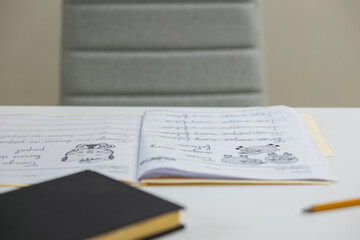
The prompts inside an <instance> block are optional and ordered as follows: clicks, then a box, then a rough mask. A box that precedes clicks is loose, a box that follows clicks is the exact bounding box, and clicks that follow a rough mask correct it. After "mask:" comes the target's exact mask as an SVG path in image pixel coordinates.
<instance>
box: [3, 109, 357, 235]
mask: <svg viewBox="0 0 360 240" xmlns="http://www.w3.org/2000/svg"><path fill="white" fill-rule="evenodd" d="M143 110H144V108H141V107H140V108H129V107H126V108H125V107H0V114H19V113H26V114H31V113H36V114H56V113H70V114H73V113H77V114H78V113H80V114H81V113H84V114H121V113H124V112H126V113H141V112H142V111H143ZM297 110H298V111H299V112H301V113H310V114H312V115H313V117H314V119H315V121H316V122H317V124H318V126H319V128H320V131H321V132H322V134H323V136H324V138H325V139H326V140H327V142H328V144H329V145H330V147H331V148H332V150H333V151H334V153H335V156H334V157H331V158H329V159H328V161H329V163H330V166H331V167H332V169H333V170H334V172H335V173H336V175H337V176H338V178H339V182H338V183H336V184H331V185H314V186H305V185H300V186H291V185H289V186H168V187H164V186H162V187H143V188H142V189H144V190H145V191H148V192H151V193H154V194H156V195H158V196H161V197H164V198H166V199H169V200H171V201H174V202H176V203H179V204H181V205H183V206H184V207H186V210H185V211H183V212H182V214H181V222H182V223H184V224H185V226H186V227H185V229H184V230H182V231H178V232H176V233H173V234H170V235H168V236H165V237H163V238H161V239H169V240H180V239H186V240H190V239H196V240H199V239H222V240H223V239H244V240H245V239H246V240H251V239H261V240H263V239H276V240H282V239H287V240H288V239H292V240H296V239H301V240H303V239H306V240H311V239H316V240H320V239H326V240H331V239H336V240H338V239H344V240H345V239H346V240H348V239H360V227H359V222H360V206H355V207H349V208H343V209H338V210H331V211H325V212H319V213H313V214H304V213H302V209H303V208H306V207H309V206H310V205H313V204H315V203H323V202H328V201H334V200H342V199H347V198H355V197H360V144H359V143H360V141H359V139H360V108H298V109H297ZM7 190H9V188H2V189H1V188H0V192H4V191H7Z"/></svg>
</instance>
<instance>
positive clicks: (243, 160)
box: [221, 155, 266, 166]
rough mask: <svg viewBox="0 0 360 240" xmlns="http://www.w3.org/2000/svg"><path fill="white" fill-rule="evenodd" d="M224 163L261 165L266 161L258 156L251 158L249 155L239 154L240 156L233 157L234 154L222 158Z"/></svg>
mask: <svg viewBox="0 0 360 240" xmlns="http://www.w3.org/2000/svg"><path fill="white" fill-rule="evenodd" d="M221 161H222V162H224V163H231V164H239V165H252V166H254V165H260V164H263V163H266V162H263V161H261V160H260V159H256V158H249V156H247V155H239V156H238V157H233V156H232V155H224V157H223V158H222V159H221Z"/></svg>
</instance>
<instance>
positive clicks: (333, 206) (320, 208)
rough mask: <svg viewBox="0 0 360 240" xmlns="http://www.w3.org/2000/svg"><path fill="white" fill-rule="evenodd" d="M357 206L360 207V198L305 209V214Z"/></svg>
mask: <svg viewBox="0 0 360 240" xmlns="http://www.w3.org/2000/svg"><path fill="white" fill-rule="evenodd" d="M355 205H360V198H354V199H349V200H343V201H338V202H329V203H322V204H317V205H314V206H312V207H310V208H306V209H304V212H318V211H325V210H331V209H336V208H343V207H350V206H355Z"/></svg>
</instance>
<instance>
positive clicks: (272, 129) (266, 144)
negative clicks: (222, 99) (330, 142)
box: [0, 106, 336, 186]
mask: <svg viewBox="0 0 360 240" xmlns="http://www.w3.org/2000/svg"><path fill="white" fill-rule="evenodd" d="M84 169H90V170H93V171H97V172H99V173H102V174H104V175H107V176H110V177H112V178H115V179H117V180H121V181H126V182H132V183H147V184H151V183H152V184H159V183H160V184H182V183H188V184H190V183H228V184H237V183H265V184H266V183H327V182H332V181H336V177H335V175H334V174H333V172H332V171H331V169H330V168H329V166H328V164H327V161H326V159H325V158H324V156H323V154H322V153H321V152H320V151H319V148H318V146H317V145H316V143H315V142H314V140H313V138H312V137H311V136H310V133H309V131H308V129H307V127H306V125H305V123H304V121H303V119H302V117H301V115H300V114H298V113H297V112H296V111H295V110H294V109H292V108H289V107H285V106H274V107H261V108H260V107H257V108H239V109H232V110H222V109H219V110H211V111H210V110H207V109H206V108H194V109H190V110H186V111H182V110H176V108H175V109H174V110H172V109H166V110H164V109H159V110H149V111H145V112H144V114H143V116H129V115H128V116H125V115H111V116H109V115H106V116H105V115H103V116H99V115H94V116H84V115H76V116H75V115H57V116H50V115H0V184H1V185H3V186H4V185H10V186H11V185H26V184H31V183H36V182H40V181H44V180H47V179H51V178H55V177H59V176H63V175H66V174H70V173H74V172H78V171H81V170H84Z"/></svg>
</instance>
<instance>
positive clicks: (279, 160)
mask: <svg viewBox="0 0 360 240" xmlns="http://www.w3.org/2000/svg"><path fill="white" fill-rule="evenodd" d="M265 160H266V161H268V162H270V163H276V164H287V163H294V162H297V161H298V158H297V157H295V156H293V155H292V154H291V153H288V152H285V153H284V154H283V155H277V154H276V153H269V154H268V156H267V157H265Z"/></svg>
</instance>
